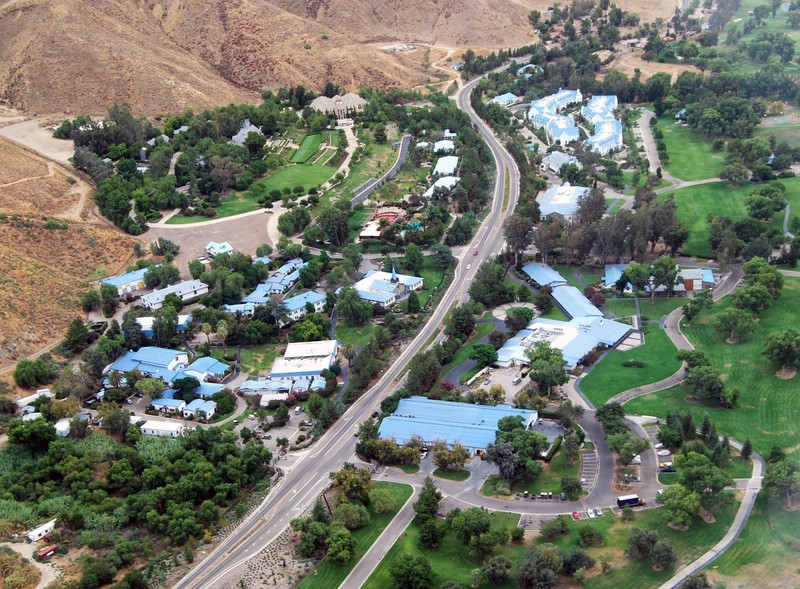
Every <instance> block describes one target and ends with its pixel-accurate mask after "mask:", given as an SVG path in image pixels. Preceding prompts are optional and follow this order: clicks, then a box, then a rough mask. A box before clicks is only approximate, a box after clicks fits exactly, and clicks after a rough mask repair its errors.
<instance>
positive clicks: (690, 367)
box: [675, 350, 741, 409]
mask: <svg viewBox="0 0 800 589" xmlns="http://www.w3.org/2000/svg"><path fill="white" fill-rule="evenodd" d="M675 357H676V358H677V359H678V360H681V361H682V362H683V363H684V366H685V373H684V377H683V382H684V384H685V385H686V386H688V387H689V389H690V390H691V393H692V395H694V396H696V397H697V398H699V399H702V400H703V401H705V402H706V403H709V404H711V405H717V406H719V407H726V408H729V409H732V408H734V407H736V403H737V402H738V400H739V395H740V394H741V393H740V391H739V389H737V388H735V387H729V386H727V385H726V384H725V383H724V382H723V380H722V375H721V374H720V371H719V370H717V369H716V368H714V367H713V366H711V362H710V361H709V360H708V358H707V357H706V355H705V354H704V353H703V352H700V351H698V350H678V352H677V353H676V354H675Z"/></svg>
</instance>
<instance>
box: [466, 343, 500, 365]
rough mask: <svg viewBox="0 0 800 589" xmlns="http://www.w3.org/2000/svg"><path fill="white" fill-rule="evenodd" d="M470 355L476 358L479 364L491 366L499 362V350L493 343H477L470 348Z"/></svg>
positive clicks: (471, 357)
mask: <svg viewBox="0 0 800 589" xmlns="http://www.w3.org/2000/svg"><path fill="white" fill-rule="evenodd" d="M469 357H470V359H471V360H475V361H476V362H477V363H478V366H491V365H492V364H494V363H495V362H497V350H495V349H494V346H493V345H492V344H475V345H474V346H472V349H471V350H470V353H469Z"/></svg>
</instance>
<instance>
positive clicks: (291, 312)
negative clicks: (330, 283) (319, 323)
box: [280, 290, 327, 327]
mask: <svg viewBox="0 0 800 589" xmlns="http://www.w3.org/2000/svg"><path fill="white" fill-rule="evenodd" d="M326 300H327V299H326V297H325V295H321V294H319V293H318V292H315V291H313V290H311V291H308V292H304V293H302V294H299V295H297V296H294V297H289V298H288V299H284V300H283V301H282V303H283V305H284V306H285V307H286V314H287V315H288V317H289V321H280V324H281V327H283V326H284V325H286V324H287V323H289V322H290V321H297V320H298V319H300V318H302V317H305V315H306V313H307V310H306V304H307V303H310V304H311V305H312V306H313V307H314V312H315V313H321V312H322V311H323V310H324V309H325V301H326Z"/></svg>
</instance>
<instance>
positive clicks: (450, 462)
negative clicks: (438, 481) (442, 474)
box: [433, 442, 470, 471]
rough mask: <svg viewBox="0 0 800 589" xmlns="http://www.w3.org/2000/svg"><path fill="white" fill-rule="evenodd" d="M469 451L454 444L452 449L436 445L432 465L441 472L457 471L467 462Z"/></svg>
mask: <svg viewBox="0 0 800 589" xmlns="http://www.w3.org/2000/svg"><path fill="white" fill-rule="evenodd" d="M469 456H470V454H469V450H467V449H466V448H465V447H464V446H462V445H461V444H459V443H458V442H456V443H455V444H453V447H452V448H448V447H447V445H446V444H444V443H441V444H437V446H436V447H434V454H433V463H434V464H435V465H436V466H437V467H438V468H441V469H443V470H450V471H459V470H461V469H462V468H464V463H465V462H466V461H467V460H469Z"/></svg>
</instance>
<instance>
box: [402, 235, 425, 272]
mask: <svg viewBox="0 0 800 589" xmlns="http://www.w3.org/2000/svg"><path fill="white" fill-rule="evenodd" d="M424 262H425V257H424V256H423V255H422V250H421V249H419V246H418V245H417V244H415V243H409V244H408V245H407V246H406V250H405V256H404V258H403V266H404V267H405V268H406V269H408V271H409V272H411V274H413V275H414V276H417V275H418V274H419V272H420V271H421V270H422V264H423V263H424Z"/></svg>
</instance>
